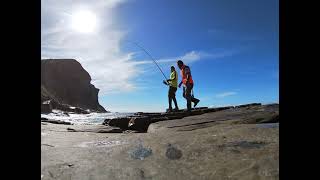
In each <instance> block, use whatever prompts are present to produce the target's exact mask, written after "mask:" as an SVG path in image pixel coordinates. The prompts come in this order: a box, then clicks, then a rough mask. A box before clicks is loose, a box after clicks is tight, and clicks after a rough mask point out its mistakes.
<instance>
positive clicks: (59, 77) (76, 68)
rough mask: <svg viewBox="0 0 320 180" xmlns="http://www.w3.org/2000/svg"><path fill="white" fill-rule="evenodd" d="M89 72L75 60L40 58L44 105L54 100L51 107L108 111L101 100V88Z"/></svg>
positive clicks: (67, 109) (82, 110)
mask: <svg viewBox="0 0 320 180" xmlns="http://www.w3.org/2000/svg"><path fill="white" fill-rule="evenodd" d="M90 81H91V77H90V75H89V73H88V72H87V71H86V70H85V69H84V68H83V67H82V66H81V64H80V63H79V62H78V61H76V60H74V59H47V60H42V61H41V104H43V102H44V101H48V100H51V106H52V108H54V109H55V108H57V109H61V110H65V111H70V107H69V106H74V107H77V108H76V109H74V111H73V112H80V113H81V112H83V113H84V110H85V109H89V110H90V111H95V112H106V110H105V109H104V108H103V107H102V106H101V105H100V104H99V102H98V92H99V89H97V88H95V87H94V85H92V84H91V83H90Z"/></svg>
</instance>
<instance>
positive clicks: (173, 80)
mask: <svg viewBox="0 0 320 180" xmlns="http://www.w3.org/2000/svg"><path fill="white" fill-rule="evenodd" d="M170 79H171V81H170V82H169V85H170V86H172V87H175V88H176V87H178V75H177V72H176V71H173V72H171V74H170Z"/></svg>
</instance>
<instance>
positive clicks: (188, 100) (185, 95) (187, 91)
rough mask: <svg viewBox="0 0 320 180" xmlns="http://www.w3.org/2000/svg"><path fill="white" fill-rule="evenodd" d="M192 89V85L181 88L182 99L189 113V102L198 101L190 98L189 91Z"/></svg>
mask: <svg viewBox="0 0 320 180" xmlns="http://www.w3.org/2000/svg"><path fill="white" fill-rule="evenodd" d="M192 88H193V84H187V85H186V86H184V87H183V97H184V98H186V100H187V108H188V110H189V111H191V102H197V101H199V99H197V98H194V97H193V96H191V91H192Z"/></svg>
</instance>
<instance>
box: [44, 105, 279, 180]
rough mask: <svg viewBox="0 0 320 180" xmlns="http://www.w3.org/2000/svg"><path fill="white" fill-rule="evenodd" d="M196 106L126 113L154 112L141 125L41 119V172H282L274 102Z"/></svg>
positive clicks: (250, 179) (49, 179)
mask: <svg viewBox="0 0 320 180" xmlns="http://www.w3.org/2000/svg"><path fill="white" fill-rule="evenodd" d="M210 109H211V110H212V111H213V112H203V111H204V110H210ZM195 111H197V112H196V113H199V114H197V115H195V114H191V115H190V114H189V115H186V116H185V114H184V113H185V112H183V111H180V112H176V113H142V112H140V113H136V114H135V115H133V116H132V117H128V119H130V120H132V119H133V118H137V119H138V118H141V117H145V118H146V119H148V120H146V121H148V124H149V121H150V119H153V120H152V121H153V122H152V123H150V124H149V125H148V127H145V125H144V123H143V122H144V121H142V120H138V121H137V122H139V123H141V124H142V126H141V129H140V128H131V127H134V126H136V127H138V126H137V122H134V124H133V125H131V126H129V122H130V120H129V121H127V120H126V122H125V123H123V122H122V123H123V124H121V126H123V127H124V128H120V127H117V126H111V125H109V124H105V125H66V124H53V123H46V124H43V123H45V122H42V123H41V179H42V180H54V179H59V180H73V179H74V180H87V179H92V180H100V179H110V180H113V179H115V180H120V179H121V180H122V179H128V180H141V179H149V180H151V179H160V180H162V179H176V180H180V179H181V180H185V179H191V180H193V179H194V180H199V179H230V180H236V179H237V180H238V179H240V180H257V179H260V180H277V179H279V105H278V104H270V105H248V106H241V107H231V108H227V109H224V110H221V109H220V110H213V109H212V108H202V109H196V110H195ZM179 113H180V114H179ZM177 114H178V115H177ZM172 116H179V117H182V116H183V117H182V118H180V119H170V118H171V117H172ZM165 118H167V119H165ZM163 119H165V120H163ZM168 119H170V120H168ZM109 121H110V120H107V121H106V122H109ZM110 122H112V121H110ZM113 123H115V124H116V121H113ZM130 128H131V129H130ZM133 129H137V130H133ZM142 130H143V131H142ZM136 132H147V133H136Z"/></svg>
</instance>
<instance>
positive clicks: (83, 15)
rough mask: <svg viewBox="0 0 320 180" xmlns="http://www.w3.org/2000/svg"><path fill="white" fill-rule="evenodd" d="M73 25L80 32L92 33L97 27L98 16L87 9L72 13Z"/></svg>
mask: <svg viewBox="0 0 320 180" xmlns="http://www.w3.org/2000/svg"><path fill="white" fill-rule="evenodd" d="M71 27H72V29H74V30H75V31H77V32H80V33H92V32H94V31H95V30H96V28H97V16H96V15H95V14H94V13H92V12H91V11H87V10H82V11H77V12H74V13H72V15H71Z"/></svg>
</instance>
